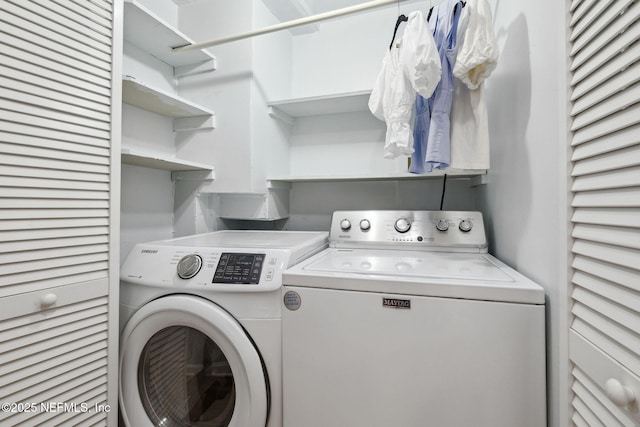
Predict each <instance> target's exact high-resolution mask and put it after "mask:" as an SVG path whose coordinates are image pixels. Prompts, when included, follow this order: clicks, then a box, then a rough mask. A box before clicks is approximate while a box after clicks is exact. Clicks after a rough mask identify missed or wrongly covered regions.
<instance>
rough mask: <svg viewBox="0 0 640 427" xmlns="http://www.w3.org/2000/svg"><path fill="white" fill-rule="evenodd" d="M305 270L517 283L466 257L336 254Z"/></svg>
mask: <svg viewBox="0 0 640 427" xmlns="http://www.w3.org/2000/svg"><path fill="white" fill-rule="evenodd" d="M305 270H307V271H318V272H345V273H355V274H375V275H381V276H392V277H396V276H409V277H411V276H413V277H417V278H432V279H442V278H445V279H468V280H484V281H492V282H494V281H497V282H513V281H514V279H513V278H512V277H511V276H509V275H508V274H507V273H505V272H504V271H503V270H502V269H500V268H499V267H497V266H496V265H495V264H494V263H493V262H491V261H490V259H489V258H487V257H486V256H482V255H480V256H478V255H477V254H466V253H446V252H416V251H386V250H380V251H362V250H334V251H329V252H327V253H326V254H325V256H323V257H321V258H319V259H317V260H316V261H314V262H312V263H310V264H308V265H307V266H306V267H305Z"/></svg>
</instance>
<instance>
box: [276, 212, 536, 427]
mask: <svg viewBox="0 0 640 427" xmlns="http://www.w3.org/2000/svg"><path fill="white" fill-rule="evenodd" d="M283 283H284V286H283V304H284V309H283V314H282V317H283V319H282V322H283V366H284V370H283V390H284V426H285V427H301V426H304V427H327V426H331V427H388V426H402V427H425V426H433V427H462V426H465V427H467V426H473V427H527V426H529V427H543V426H545V425H546V387H545V384H546V381H545V377H546V373H545V307H544V302H545V297H544V291H543V289H542V288H541V287H540V286H538V285H537V284H535V283H533V282H532V281H530V280H528V279H527V278H525V277H524V276H522V275H521V274H519V273H518V272H516V271H515V270H513V269H512V268H509V267H508V266H507V265H505V264H503V263H502V262H500V261H499V260H497V259H496V258H494V257H493V256H491V255H489V254H488V253H487V241H486V237H485V232H484V226H483V219H482V216H481V214H480V213H478V212H431V211H348V212H346V211H345V212H336V213H334V215H333V218H332V224H331V230H330V237H329V248H328V249H326V250H325V251H323V252H321V253H319V254H317V255H315V256H313V257H311V258H309V259H308V260H306V261H303V262H302V263H300V264H298V265H296V266H294V267H292V268H290V269H288V270H287V271H285V273H284V278H283Z"/></svg>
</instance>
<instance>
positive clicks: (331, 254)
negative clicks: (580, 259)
mask: <svg viewBox="0 0 640 427" xmlns="http://www.w3.org/2000/svg"><path fill="white" fill-rule="evenodd" d="M283 284H284V285H288V286H301V287H316V288H327V289H339V290H352V291H364V292H380V293H395V294H405V295H422V296H434V297H444V298H462V299H475V300H483V301H500V302H517V303H529V304H544V289H543V288H542V287H540V286H539V285H537V284H536V283H534V282H532V281H531V280H529V279H527V278H526V277H524V276H523V275H521V274H520V273H518V272H517V271H515V270H513V269H512V268H510V267H508V266H507V265H505V264H503V263H502V262H500V261H499V260H498V259H496V258H494V257H493V256H491V255H488V254H470V253H451V252H420V251H396V250H374V249H335V248H330V249H327V250H325V251H323V252H321V253H320V254H318V255H316V256H314V257H312V258H309V259H308V260H306V261H303V262H302V263H300V264H298V265H296V266H294V267H292V268H290V269H288V270H287V271H285V273H284V275H283Z"/></svg>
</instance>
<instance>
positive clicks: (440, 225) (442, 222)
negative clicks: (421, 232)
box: [436, 219, 449, 231]
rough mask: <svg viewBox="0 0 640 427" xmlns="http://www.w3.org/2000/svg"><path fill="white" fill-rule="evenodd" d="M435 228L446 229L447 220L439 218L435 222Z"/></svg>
mask: <svg viewBox="0 0 640 427" xmlns="http://www.w3.org/2000/svg"><path fill="white" fill-rule="evenodd" d="M436 228H437V229H438V230H440V231H447V230H448V229H449V221H447V220H446V219H439V220H438V221H437V222H436Z"/></svg>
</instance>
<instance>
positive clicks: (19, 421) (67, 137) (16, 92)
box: [0, 0, 122, 426]
mask: <svg viewBox="0 0 640 427" xmlns="http://www.w3.org/2000/svg"><path fill="white" fill-rule="evenodd" d="M116 1H117V0H116ZM114 3H116V2H113V1H111V0H29V1H25V0H2V1H0V403H2V404H3V406H2V411H0V425H1V426H18V425H25V426H31V425H47V426H49V425H51V426H53V425H107V424H109V425H115V417H114V415H115V406H116V404H117V403H116V401H115V399H114V396H116V393H115V392H114V391H113V390H112V388H113V387H116V390H117V384H115V382H113V381H111V380H109V378H110V377H111V376H113V374H112V373H110V372H109V369H111V368H113V369H116V370H117V360H116V358H115V357H114V352H115V351H117V349H116V345H114V344H117V321H116V322H114V321H113V320H112V318H111V316H109V307H110V306H111V305H112V304H113V296H112V295H111V296H110V292H109V290H110V289H113V286H114V283H115V284H116V292H115V295H116V297H117V279H116V280H115V281H114V277H113V275H114V273H115V275H116V277H117V268H116V271H113V269H112V267H113V266H114V265H117V264H115V262H114V261H113V258H115V259H117V258H118V257H117V252H116V253H115V254H114V253H113V251H112V250H110V248H113V247H115V244H117V229H115V226H117V221H115V222H114V221H113V220H114V218H115V219H117V215H118V212H117V209H118V202H117V200H118V198H119V192H118V190H115V191H113V190H112V189H113V188H117V184H118V182H119V181H118V180H119V178H118V175H119V152H118V151H119V146H118V144H119V136H118V134H119V132H120V128H119V121H118V120H119V118H118V117H116V114H117V115H118V116H119V111H120V110H119V107H118V103H119V101H120V95H119V93H117V92H118V91H119V87H117V88H116V87H114V82H117V80H116V79H114V78H113V76H114V73H115V69H114V68H117V67H115V65H114V64H119V61H120V60H119V59H117V58H118V56H117V55H118V54H115V53H114V50H115V45H114V34H115V33H114V30H115V29H116V28H118V26H116V25H115V23H118V22H119V21H120V17H119V16H118V15H117V14H115V13H114V9H116V7H118V8H119V9H118V10H120V11H121V10H122V7H121V5H117V4H114ZM115 40H118V39H117V38H116V39H115ZM120 55H121V54H120ZM114 58H115V59H114ZM116 74H120V72H118V73H116ZM118 77H119V78H120V76H118ZM116 146H118V147H116ZM112 230H116V231H115V232H113V231H112ZM114 239H115V240H114ZM115 306H116V307H117V301H116V305H115ZM113 315H115V316H117V313H116V312H115V311H114V312H113ZM113 325H115V326H116V327H115V328H114V327H113ZM114 334H115V339H114V336H113V335H114ZM114 362H115V364H114ZM96 404H97V405H111V406H112V407H113V408H114V409H113V414H112V415H110V414H109V412H107V411H106V409H107V407H105V406H98V408H99V409H100V410H98V411H96V410H95V409H96V406H95V405H96Z"/></svg>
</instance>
